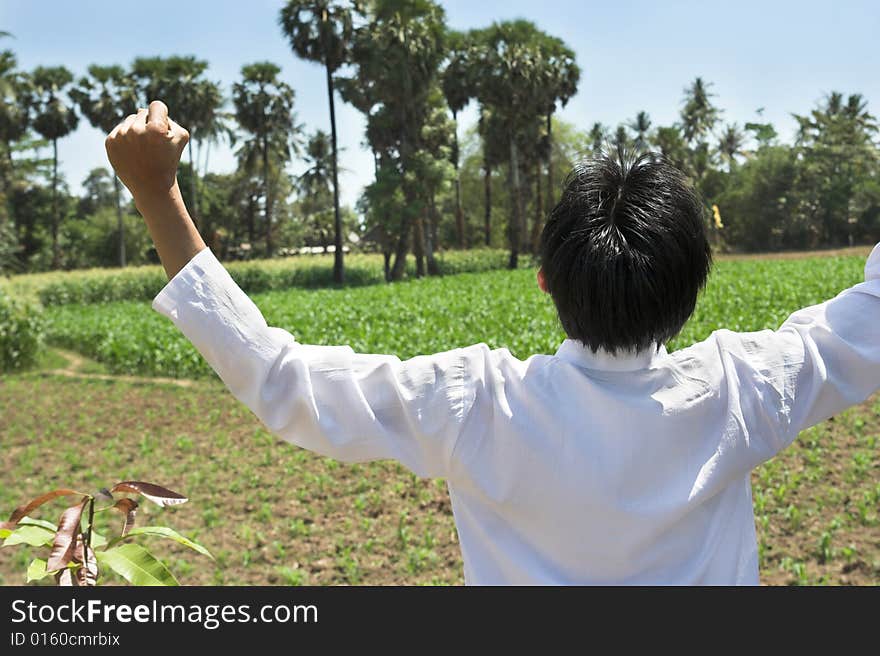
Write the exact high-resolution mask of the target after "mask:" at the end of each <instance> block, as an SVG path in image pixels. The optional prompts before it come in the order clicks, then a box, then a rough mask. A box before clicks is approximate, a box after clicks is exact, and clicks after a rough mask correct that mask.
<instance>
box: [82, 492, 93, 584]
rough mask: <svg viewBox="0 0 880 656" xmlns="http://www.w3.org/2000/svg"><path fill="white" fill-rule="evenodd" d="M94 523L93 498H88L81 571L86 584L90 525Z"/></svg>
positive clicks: (90, 538)
mask: <svg viewBox="0 0 880 656" xmlns="http://www.w3.org/2000/svg"><path fill="white" fill-rule="evenodd" d="M94 522H95V497H89V528H88V529H87V530H86V537H85V540H83V542H84V543H85V544H83V564H82V566H83V571H84V572H85V578H84V580H85V581H87V582H88V577H89V549H91V547H92V524H94Z"/></svg>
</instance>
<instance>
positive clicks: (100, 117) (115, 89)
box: [70, 64, 137, 267]
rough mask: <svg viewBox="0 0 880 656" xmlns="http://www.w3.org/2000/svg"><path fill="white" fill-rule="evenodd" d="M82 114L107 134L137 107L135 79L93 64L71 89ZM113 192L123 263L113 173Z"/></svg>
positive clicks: (121, 229) (119, 210) (121, 257)
mask: <svg viewBox="0 0 880 656" xmlns="http://www.w3.org/2000/svg"><path fill="white" fill-rule="evenodd" d="M70 97H71V98H72V99H73V100H74V101H75V102H76V103H77V105H78V106H79V110H80V112H81V113H82V115H83V116H84V117H85V118H86V119H87V120H88V121H89V123H91V124H92V127H95V128H98V129H99V130H101V131H102V132H103V133H104V134H107V133H109V132H110V131H111V130H112V129H113V128H114V127H115V126H116V125H117V124H118V123H119V122H120V121H121V120H122V119H123V118H124V117H125V116H127V115H128V114H133V113H134V112H135V111H136V110H137V91H136V90H135V86H134V79H133V78H131V77H130V76H129V75H128V74H127V73H126V72H125V71H124V70H123V68H122V67H121V66H98V65H97V64H92V65H91V66H89V68H88V75H87V76H85V77H82V78H80V80H79V83H78V84H77V86H76V87H75V88H73V89H71V91H70ZM113 187H114V190H115V194H116V219H117V231H118V233H119V244H118V256H119V258H118V263H119V266H121V267H124V266H125V223H124V222H123V220H122V200H121V189H120V184H119V179H118V178H117V177H116V176H115V175H114V176H113Z"/></svg>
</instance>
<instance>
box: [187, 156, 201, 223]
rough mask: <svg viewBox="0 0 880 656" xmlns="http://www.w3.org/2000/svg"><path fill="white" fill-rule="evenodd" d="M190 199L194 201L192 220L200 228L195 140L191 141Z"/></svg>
mask: <svg viewBox="0 0 880 656" xmlns="http://www.w3.org/2000/svg"><path fill="white" fill-rule="evenodd" d="M188 148H189V197H190V198H191V199H192V220H193V223H194V224H195V225H196V229H198V228H199V199H198V197H197V196H196V176H197V175H198V172H197V171H196V164H195V161H193V140H192V139H190V140H189V146H188Z"/></svg>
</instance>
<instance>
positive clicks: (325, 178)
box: [297, 130, 335, 253]
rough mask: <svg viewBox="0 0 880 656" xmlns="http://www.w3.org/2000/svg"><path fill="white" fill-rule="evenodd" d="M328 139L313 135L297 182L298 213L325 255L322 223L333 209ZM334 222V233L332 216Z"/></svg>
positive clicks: (325, 245) (306, 149) (304, 155)
mask: <svg viewBox="0 0 880 656" xmlns="http://www.w3.org/2000/svg"><path fill="white" fill-rule="evenodd" d="M331 141H332V140H331V137H330V135H328V134H327V133H326V132H323V131H321V130H318V131H316V132H315V133H314V134H313V135H312V136H311V137H310V138H309V140H308V143H307V144H306V147H305V152H304V154H303V159H304V160H305V163H306V165H307V168H306V170H305V171H304V172H303V173H302V174H301V175H300V176H299V178H297V190H298V191H299V194H300V198H301V201H302V202H301V204H300V209H301V210H302V212H303V214H304V215H305V216H306V217H308V222H309V223H311V224H312V225H313V226H314V229H315V232H316V233H317V235H318V238H319V241H320V242H321V246H322V247H323V248H324V252H325V253H326V252H327V246H328V242H329V240H328V238H327V230H326V226H325V225H324V219H325V217H326V216H327V210H328V209H329V210H335V208H334V207H333V202H334V201H333V193H332V190H331V186H332V184H333V146H332V143H331ZM332 218H333V220H334V230H335V214H334V216H333V217H332Z"/></svg>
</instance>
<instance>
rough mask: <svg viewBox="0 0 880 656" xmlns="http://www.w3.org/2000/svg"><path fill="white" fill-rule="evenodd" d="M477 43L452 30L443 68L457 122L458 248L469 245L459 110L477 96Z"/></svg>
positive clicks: (448, 100)
mask: <svg viewBox="0 0 880 656" xmlns="http://www.w3.org/2000/svg"><path fill="white" fill-rule="evenodd" d="M475 55H476V53H475V46H474V44H473V43H472V41H471V39H470V34H469V33H463V32H454V31H450V32H449V56H448V59H447V62H446V67H445V68H444V69H443V76H442V82H441V84H442V88H443V95H444V97H445V98H446V103H447V104H448V105H449V109H450V111H451V112H452V120H453V122H454V123H455V131H454V133H453V137H454V138H453V143H452V150H451V153H450V158H451V159H452V165H453V167H454V168H455V229H456V237H457V240H458V247H459V248H465V246H466V245H467V243H466V239H465V218H464V209H463V207H462V205H461V170H460V160H461V153H460V149H459V144H458V113H459V112H460V111H461V110H463V109H464V108H465V106H466V105H467V104H468V102H470V100H471V98H473V97H475V96H476V93H477V84H476V81H475V76H476V71H475V70H474V63H473V62H474V60H475V58H476V56H475Z"/></svg>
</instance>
